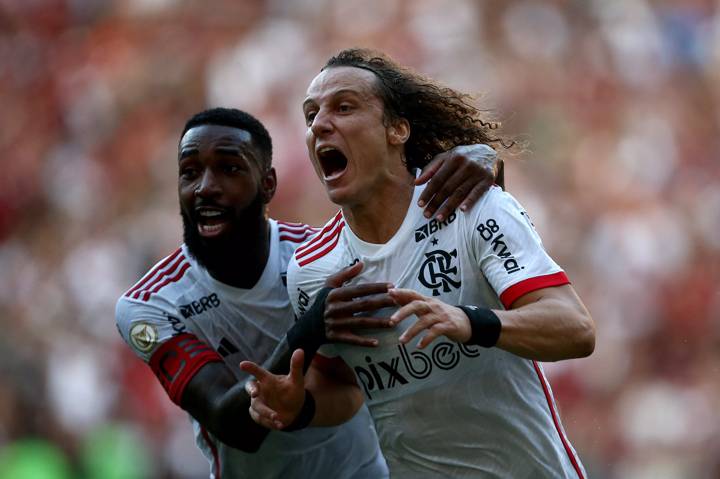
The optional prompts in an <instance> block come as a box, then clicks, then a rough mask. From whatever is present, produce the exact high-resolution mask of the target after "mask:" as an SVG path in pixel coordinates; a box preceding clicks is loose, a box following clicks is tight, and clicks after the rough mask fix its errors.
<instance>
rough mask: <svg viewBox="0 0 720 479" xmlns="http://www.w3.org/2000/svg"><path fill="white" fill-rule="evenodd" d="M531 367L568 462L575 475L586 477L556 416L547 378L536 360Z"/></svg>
mask: <svg viewBox="0 0 720 479" xmlns="http://www.w3.org/2000/svg"><path fill="white" fill-rule="evenodd" d="M532 364H533V367H534V368H535V372H536V373H537V375H538V379H540V384H541V385H542V388H543V392H544V393H545V400H547V403H548V407H549V408H550V414H551V415H552V419H553V422H554V423H555V430H556V431H557V433H558V435H559V436H560V441H562V444H563V447H564V448H565V452H566V453H567V455H568V457H569V458H570V462H571V463H572V465H573V468H575V472H577V475H578V477H579V478H580V479H586V478H585V475H584V474H583V472H582V469H581V468H580V463H579V460H578V458H577V457H576V456H575V451H573V449H572V447H571V446H570V442H569V441H568V439H567V437H566V436H565V431H564V430H563V428H562V425H561V424H560V419H559V418H558V413H557V411H556V410H555V399H554V398H553V396H552V392H551V391H550V387H549V386H548V383H547V379H545V375H544V374H543V372H542V370H541V369H540V366H538V363H537V361H533V362H532Z"/></svg>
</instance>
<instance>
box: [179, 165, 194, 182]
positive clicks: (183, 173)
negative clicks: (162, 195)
mask: <svg viewBox="0 0 720 479" xmlns="http://www.w3.org/2000/svg"><path fill="white" fill-rule="evenodd" d="M197 175H198V171H197V169H195V168H193V167H190V166H185V167H183V168H180V178H182V179H185V180H190V179H193V178H195V177H196V176H197Z"/></svg>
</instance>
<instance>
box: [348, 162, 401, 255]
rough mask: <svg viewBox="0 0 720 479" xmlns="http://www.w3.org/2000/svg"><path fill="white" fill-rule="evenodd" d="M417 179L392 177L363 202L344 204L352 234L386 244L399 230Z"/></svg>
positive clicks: (362, 238)
mask: <svg viewBox="0 0 720 479" xmlns="http://www.w3.org/2000/svg"><path fill="white" fill-rule="evenodd" d="M414 180H415V178H414V177H413V176H412V175H411V174H410V173H408V174H407V175H402V176H398V177H393V178H392V180H391V181H388V182H386V183H385V184H384V185H383V186H382V188H380V189H379V191H374V192H373V194H372V195H371V196H369V197H368V198H367V199H366V200H365V201H362V202H361V204H355V205H345V206H343V207H342V211H343V216H344V217H345V221H346V222H347V223H348V226H350V228H351V229H352V231H353V233H355V235H357V237H358V238H360V239H361V240H363V241H366V242H368V243H375V244H384V243H387V242H388V241H390V239H391V238H392V237H393V236H394V235H395V233H397V231H398V230H399V229H400V226H402V223H403V221H404V220H405V215H406V214H407V211H408V208H409V207H410V202H411V201H412V197H413V191H414V188H415V187H414Z"/></svg>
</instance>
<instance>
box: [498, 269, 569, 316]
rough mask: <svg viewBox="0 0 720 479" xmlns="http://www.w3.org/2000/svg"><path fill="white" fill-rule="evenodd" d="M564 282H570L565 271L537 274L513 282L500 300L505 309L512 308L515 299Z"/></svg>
mask: <svg viewBox="0 0 720 479" xmlns="http://www.w3.org/2000/svg"><path fill="white" fill-rule="evenodd" d="M564 284H570V280H569V279H568V277H567V275H566V274H565V272H564V271H558V272H557V273H553V274H546V275H543V276H536V277H534V278H527V279H524V280H522V281H520V282H518V283H515V284H513V285H512V286H510V287H509V288H507V289H506V290H505V291H503V292H502V294H501V295H500V301H502V304H503V305H504V306H505V309H510V308H511V307H512V304H513V303H514V302H515V300H517V299H518V298H519V297H521V296H523V295H525V294H528V293H532V292H533V291H537V290H538V289H543V288H551V287H553V286H562V285H564Z"/></svg>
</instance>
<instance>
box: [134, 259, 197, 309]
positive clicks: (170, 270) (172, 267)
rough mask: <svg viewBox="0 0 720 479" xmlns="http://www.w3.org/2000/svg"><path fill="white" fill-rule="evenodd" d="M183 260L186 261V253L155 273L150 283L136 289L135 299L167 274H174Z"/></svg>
mask: <svg viewBox="0 0 720 479" xmlns="http://www.w3.org/2000/svg"><path fill="white" fill-rule="evenodd" d="M183 261H185V255H183V254H181V255H180V256H179V257H178V258H177V259H176V260H175V261H173V262H172V264H170V265H169V266H167V267H165V268H164V269H163V270H161V271H158V274H156V275H155V277H154V278H153V279H152V281H150V282H148V283H147V284H146V285H145V286H143V287H142V288H140V289H138V290H136V291H135V292H134V293H133V294H132V297H133V298H134V299H138V298H139V297H140V295H141V294H142V293H143V291H147V290H148V289H150V288H152V287H153V286H155V285H156V284H157V283H158V281H162V279H163V278H164V277H166V276H167V275H169V274H172V273H173V272H174V271H175V270H176V269H177V268H178V266H180V264H181V263H182V262H183Z"/></svg>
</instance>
